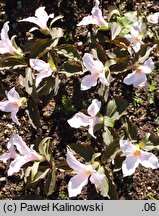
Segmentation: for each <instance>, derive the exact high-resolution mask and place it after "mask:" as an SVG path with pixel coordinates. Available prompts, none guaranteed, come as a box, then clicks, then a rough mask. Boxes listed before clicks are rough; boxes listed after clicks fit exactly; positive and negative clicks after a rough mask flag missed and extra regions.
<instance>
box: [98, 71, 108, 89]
mask: <svg viewBox="0 0 159 216" xmlns="http://www.w3.org/2000/svg"><path fill="white" fill-rule="evenodd" d="M99 80H100V82H101V83H102V84H103V85H106V86H109V82H108V80H107V78H106V77H105V70H103V71H101V72H100V74H99Z"/></svg>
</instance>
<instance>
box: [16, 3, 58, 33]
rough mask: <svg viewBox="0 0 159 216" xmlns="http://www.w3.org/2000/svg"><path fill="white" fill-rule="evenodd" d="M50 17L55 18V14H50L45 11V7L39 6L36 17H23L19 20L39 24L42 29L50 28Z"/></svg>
mask: <svg viewBox="0 0 159 216" xmlns="http://www.w3.org/2000/svg"><path fill="white" fill-rule="evenodd" d="M49 18H54V14H50V15H48V14H47V12H46V11H45V7H39V8H38V9H37V10H36V11H35V17H28V18H26V19H22V20H20V21H19V22H31V23H34V24H36V25H38V26H39V27H40V28H41V29H48V27H47V21H48V20H49Z"/></svg>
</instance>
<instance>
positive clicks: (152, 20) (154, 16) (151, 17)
mask: <svg viewBox="0 0 159 216" xmlns="http://www.w3.org/2000/svg"><path fill="white" fill-rule="evenodd" d="M158 19H159V12H156V13H154V14H150V15H149V16H148V17H147V20H148V22H150V23H152V24H157V23H158Z"/></svg>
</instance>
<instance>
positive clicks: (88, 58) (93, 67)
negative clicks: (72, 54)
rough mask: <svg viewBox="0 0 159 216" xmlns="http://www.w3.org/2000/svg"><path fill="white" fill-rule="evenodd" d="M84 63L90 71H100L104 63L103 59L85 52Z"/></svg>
mask: <svg viewBox="0 0 159 216" xmlns="http://www.w3.org/2000/svg"><path fill="white" fill-rule="evenodd" d="M83 64H84V66H85V67H86V68H87V70H88V71H90V72H91V73H98V74H99V73H100V72H101V71H102V70H103V68H104V65H103V63H102V62H101V61H99V60H94V59H93V56H92V55H91V54H89V53H85V54H84V56H83Z"/></svg>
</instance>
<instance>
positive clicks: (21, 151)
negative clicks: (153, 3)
mask: <svg viewBox="0 0 159 216" xmlns="http://www.w3.org/2000/svg"><path fill="white" fill-rule="evenodd" d="M86 3H87V1H86ZM57 7H59V5H58V6H57ZM91 9H92V10H90V11H91V14H87V15H86V16H84V17H81V18H79V19H78V22H77V23H76V28H77V29H78V31H79V34H80V31H82V29H83V28H84V29H86V32H87V34H86V37H85V38H84V43H78V45H77V43H75V44H73V43H74V42H76V39H77V40H79V38H80V37H79V38H76V34H75V35H72V33H70V32H71V31H70V32H69V33H68V32H67V30H66V29H65V28H64V27H60V26H59V27H58V25H61V26H65V23H63V21H64V19H65V18H64V17H63V16H62V15H58V16H54V14H56V13H55V11H54V8H50V10H51V11H53V12H54V13H51V14H49V13H48V12H47V8H45V6H41V7H39V8H37V9H36V10H35V14H33V15H31V16H30V17H27V18H24V19H23V18H21V20H19V21H18V24H19V25H22V26H25V25H26V23H27V22H29V23H32V25H33V26H34V25H35V26H34V28H33V29H31V30H30V31H29V33H27V34H26V35H27V36H26V38H25V41H24V43H20V42H19V40H18V37H17V36H16V35H13V36H12V37H10V36H9V35H8V34H10V33H11V32H10V31H9V25H10V24H9V21H6V22H5V23H4V25H3V27H2V29H1V34H0V57H1V58H0V67H1V69H2V75H6V76H8V72H9V73H10V74H11V77H12V75H13V77H14V83H10V84H11V86H12V87H9V86H8V85H6V83H3V82H4V80H2V85H1V94H0V97H1V98H0V114H1V118H2V122H4V121H6V124H5V126H4V127H7V126H9V127H10V128H12V129H11V133H13V131H14V133H15V131H16V134H12V135H11V137H10V136H9V137H7V139H6V140H5V141H4V140H3V142H5V143H2V149H1V152H0V161H1V162H3V163H4V164H6V169H7V170H8V171H7V174H8V176H11V175H15V173H19V172H20V171H22V173H23V175H22V177H23V180H24V185H25V189H28V188H32V189H33V190H32V191H33V193H34V192H35V194H40V195H42V194H43V196H44V198H45V199H48V197H49V198H50V197H51V195H53V196H54V193H55V194H57V191H60V189H59V187H60V186H59V185H58V183H59V182H60V181H61V180H60V181H59V178H63V179H62V180H63V181H65V179H69V182H64V184H65V186H66V187H67V191H66V192H64V193H65V194H64V195H65V196H63V195H61V197H60V198H63V197H66V198H67V199H69V198H71V197H77V199H78V197H79V196H81V194H82V199H83V196H84V195H83V191H84V188H87V190H90V187H89V185H91V188H92V187H93V191H94V195H95V193H97V194H98V193H99V194H98V196H101V199H117V192H118V191H117V190H118V189H117V187H116V185H115V183H114V176H116V178H117V177H118V176H120V174H122V178H131V176H133V175H134V173H135V172H138V170H140V167H142V166H143V167H145V168H147V169H158V168H159V162H158V157H157V156H158V149H159V136H158V128H156V129H155V130H154V132H153V133H149V131H147V133H146V132H145V130H144V132H143V133H142V136H143V138H142V139H139V138H141V137H142V136H140V134H139V133H138V131H139V130H138V128H137V126H136V125H135V123H134V122H133V121H132V119H133V118H131V116H130V113H132V111H131V112H130V110H133V111H134V112H135V113H138V110H136V109H137V107H140V106H141V107H140V108H141V110H142V104H141V103H139V102H138V101H140V100H136V101H137V102H138V104H137V106H136V105H135V102H136V101H135V98H136V97H137V96H138V91H142V93H143V94H144V95H146V96H145V97H147V98H148V100H147V103H146V106H144V107H149V98H150V96H151V105H152V104H153V106H156V102H155V98H156V95H155V91H157V81H156V79H157V78H156V77H157V65H156V63H155V60H156V58H155V57H154V53H155V52H156V53H157V51H158V29H159V28H158V20H159V12H157V11H156V12H155V13H153V14H147V13H146V12H145V13H143V14H142V15H140V14H139V13H137V12H136V11H131V12H124V11H122V10H120V11H119V10H118V8H113V7H112V8H105V5H104V8H102V5H101V2H100V1H98V0H96V1H94V3H93V5H92V8H91ZM56 21H59V22H56ZM55 22H56V25H55ZM73 32H74V31H73ZM10 38H11V39H10ZM16 42H17V43H16ZM17 44H18V46H17ZM15 77H16V78H15ZM154 77H155V79H154ZM15 79H16V80H15ZM6 80H7V78H6ZM10 80H11V81H10V82H12V79H10ZM123 89H125V91H124V90H123ZM129 93H130V95H131V96H130V95H129V96H127V94H129ZM150 93H151V94H150ZM5 94H6V96H5ZM137 102H136V103H137ZM129 106H130V108H129ZM153 108H154V107H153ZM156 113H157V111H156ZM10 115H11V119H10V118H8V116H10ZM24 119H25V122H27V124H28V128H29V130H30V131H28V133H29V134H31V135H30V136H29V138H28V136H27V140H28V139H29V140H28V141H27V143H29V142H30V143H34V145H28V144H27V143H25V142H24V141H23V139H22V137H21V136H20V135H18V133H19V134H23V138H24V140H26V139H25V133H26V129H25V130H24V131H23V129H24V128H25V127H26V123H25V122H24ZM157 121H158V120H157V114H156V120H155V123H154V125H157ZM13 123H15V124H13ZM144 123H145V122H144ZM142 124H143V121H142V122H141V124H140V131H141V129H142V126H141V125H142ZM143 126H144V125H143ZM61 129H62V130H61ZM18 131H19V132H18ZM5 133H6V130H5V129H4V131H0V134H1V136H2V137H6V134H5ZM54 133H55V134H54ZM55 137H56V140H54V139H55ZM8 140H9V141H8ZM7 141H8V142H7ZM5 146H6V147H5ZM59 149H60V153H59ZM154 149H155V151H153V150H154ZM152 152H153V153H152ZM154 152H155V154H154ZM60 155H62V157H61V156H60ZM137 168H138V169H137ZM115 173H116V174H115ZM67 177H68V178H67ZM120 178H121V177H120ZM123 181H124V180H123ZM132 181H133V179H132ZM94 189H95V190H94ZM97 194H96V195H95V196H97ZM80 198H81V197H80Z"/></svg>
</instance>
